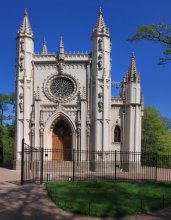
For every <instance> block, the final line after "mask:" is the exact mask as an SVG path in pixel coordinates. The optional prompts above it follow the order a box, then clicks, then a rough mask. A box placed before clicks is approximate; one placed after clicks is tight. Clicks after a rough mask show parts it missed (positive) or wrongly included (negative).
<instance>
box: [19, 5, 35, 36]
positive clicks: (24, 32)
mask: <svg viewBox="0 0 171 220" xmlns="http://www.w3.org/2000/svg"><path fill="white" fill-rule="evenodd" d="M18 36H26V37H27V36H28V37H31V38H33V32H32V29H31V26H30V22H29V19H28V13H27V9H25V11H24V18H23V22H22V24H21V27H20V29H19V31H18Z"/></svg>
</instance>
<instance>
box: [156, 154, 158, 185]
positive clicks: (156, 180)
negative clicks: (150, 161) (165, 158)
mask: <svg viewBox="0 0 171 220" xmlns="http://www.w3.org/2000/svg"><path fill="white" fill-rule="evenodd" d="M157 166H158V154H157V152H156V182H157Z"/></svg>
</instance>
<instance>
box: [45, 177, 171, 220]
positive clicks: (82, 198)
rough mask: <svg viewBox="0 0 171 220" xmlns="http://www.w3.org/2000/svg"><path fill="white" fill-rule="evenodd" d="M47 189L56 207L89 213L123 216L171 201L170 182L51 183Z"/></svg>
mask: <svg viewBox="0 0 171 220" xmlns="http://www.w3.org/2000/svg"><path fill="white" fill-rule="evenodd" d="M46 189H47V191H48V195H49V197H50V198H51V199H52V201H53V202H54V203H56V205H57V206H58V207H60V208H62V209H64V210H67V211H70V212H75V213H79V214H86V215H92V216H101V217H107V216H109V217H122V216H126V215H134V214H137V213H141V212H147V211H150V210H153V209H158V208H161V207H164V206H168V205H169V204H171V184H170V183H120V182H107V181H81V182H74V183H73V182H54V183H47V184H46Z"/></svg>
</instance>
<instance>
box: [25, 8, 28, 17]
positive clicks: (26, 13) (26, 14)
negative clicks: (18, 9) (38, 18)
mask: <svg viewBox="0 0 171 220" xmlns="http://www.w3.org/2000/svg"><path fill="white" fill-rule="evenodd" d="M24 16H28V12H27V8H25V10H24Z"/></svg>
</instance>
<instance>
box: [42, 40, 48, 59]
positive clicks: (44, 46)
mask: <svg viewBox="0 0 171 220" xmlns="http://www.w3.org/2000/svg"><path fill="white" fill-rule="evenodd" d="M41 54H42V55H45V54H48V50H47V45H46V39H45V38H44V40H43V48H42V53H41Z"/></svg>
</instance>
